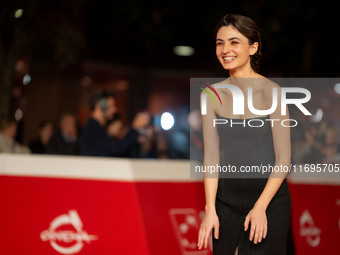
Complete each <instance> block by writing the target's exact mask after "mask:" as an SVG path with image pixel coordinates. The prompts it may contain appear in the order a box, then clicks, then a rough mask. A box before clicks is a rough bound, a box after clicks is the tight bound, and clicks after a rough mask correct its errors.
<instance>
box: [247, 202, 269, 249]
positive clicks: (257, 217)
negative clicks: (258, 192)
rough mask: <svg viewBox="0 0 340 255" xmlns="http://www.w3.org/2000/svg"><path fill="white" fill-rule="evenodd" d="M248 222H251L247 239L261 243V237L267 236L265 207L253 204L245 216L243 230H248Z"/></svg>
mask: <svg viewBox="0 0 340 255" xmlns="http://www.w3.org/2000/svg"><path fill="white" fill-rule="evenodd" d="M249 223H251V228H250V235H249V240H250V241H253V239H254V243H255V244H257V242H259V243H261V241H262V238H266V236H267V215H266V208H263V207H261V206H256V205H255V206H254V207H253V209H251V210H250V211H249V213H248V215H247V216H246V219H245V221H244V231H247V230H248V227H249Z"/></svg>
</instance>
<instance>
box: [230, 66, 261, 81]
mask: <svg viewBox="0 0 340 255" xmlns="http://www.w3.org/2000/svg"><path fill="white" fill-rule="evenodd" d="M229 75H230V78H255V77H259V75H258V73H256V72H255V71H254V70H253V69H252V68H251V67H250V66H249V67H244V68H237V69H231V70H229Z"/></svg>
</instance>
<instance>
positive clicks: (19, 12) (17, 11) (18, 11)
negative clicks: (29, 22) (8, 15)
mask: <svg viewBox="0 0 340 255" xmlns="http://www.w3.org/2000/svg"><path fill="white" fill-rule="evenodd" d="M23 13H24V10H23V9H17V10H16V11H15V13H14V18H16V19H19V18H20V17H21V16H22V14H23Z"/></svg>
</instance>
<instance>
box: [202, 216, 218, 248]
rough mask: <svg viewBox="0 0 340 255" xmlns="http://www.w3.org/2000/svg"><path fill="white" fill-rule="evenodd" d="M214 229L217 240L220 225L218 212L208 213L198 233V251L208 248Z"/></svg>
mask: <svg viewBox="0 0 340 255" xmlns="http://www.w3.org/2000/svg"><path fill="white" fill-rule="evenodd" d="M213 228H214V234H215V238H216V239H218V233H219V228H220V223H219V220H218V216H217V214H216V211H211V212H210V211H209V212H206V214H205V216H204V219H203V221H202V224H201V227H200V230H199V232H198V243H197V247H198V249H202V247H203V246H204V248H207V246H208V239H209V236H210V232H211V230H212V229H213Z"/></svg>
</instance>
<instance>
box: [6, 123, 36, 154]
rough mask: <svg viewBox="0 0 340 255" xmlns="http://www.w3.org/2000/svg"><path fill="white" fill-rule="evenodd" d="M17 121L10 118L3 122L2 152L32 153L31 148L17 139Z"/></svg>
mask: <svg viewBox="0 0 340 255" xmlns="http://www.w3.org/2000/svg"><path fill="white" fill-rule="evenodd" d="M16 133H17V122H16V121H14V120H8V121H4V122H3V123H1V127H0V152H2V153H26V154H28V153H31V150H30V149H29V148H28V147H27V146H25V145H22V144H20V143H18V142H17V141H16V140H15V135H16Z"/></svg>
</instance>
